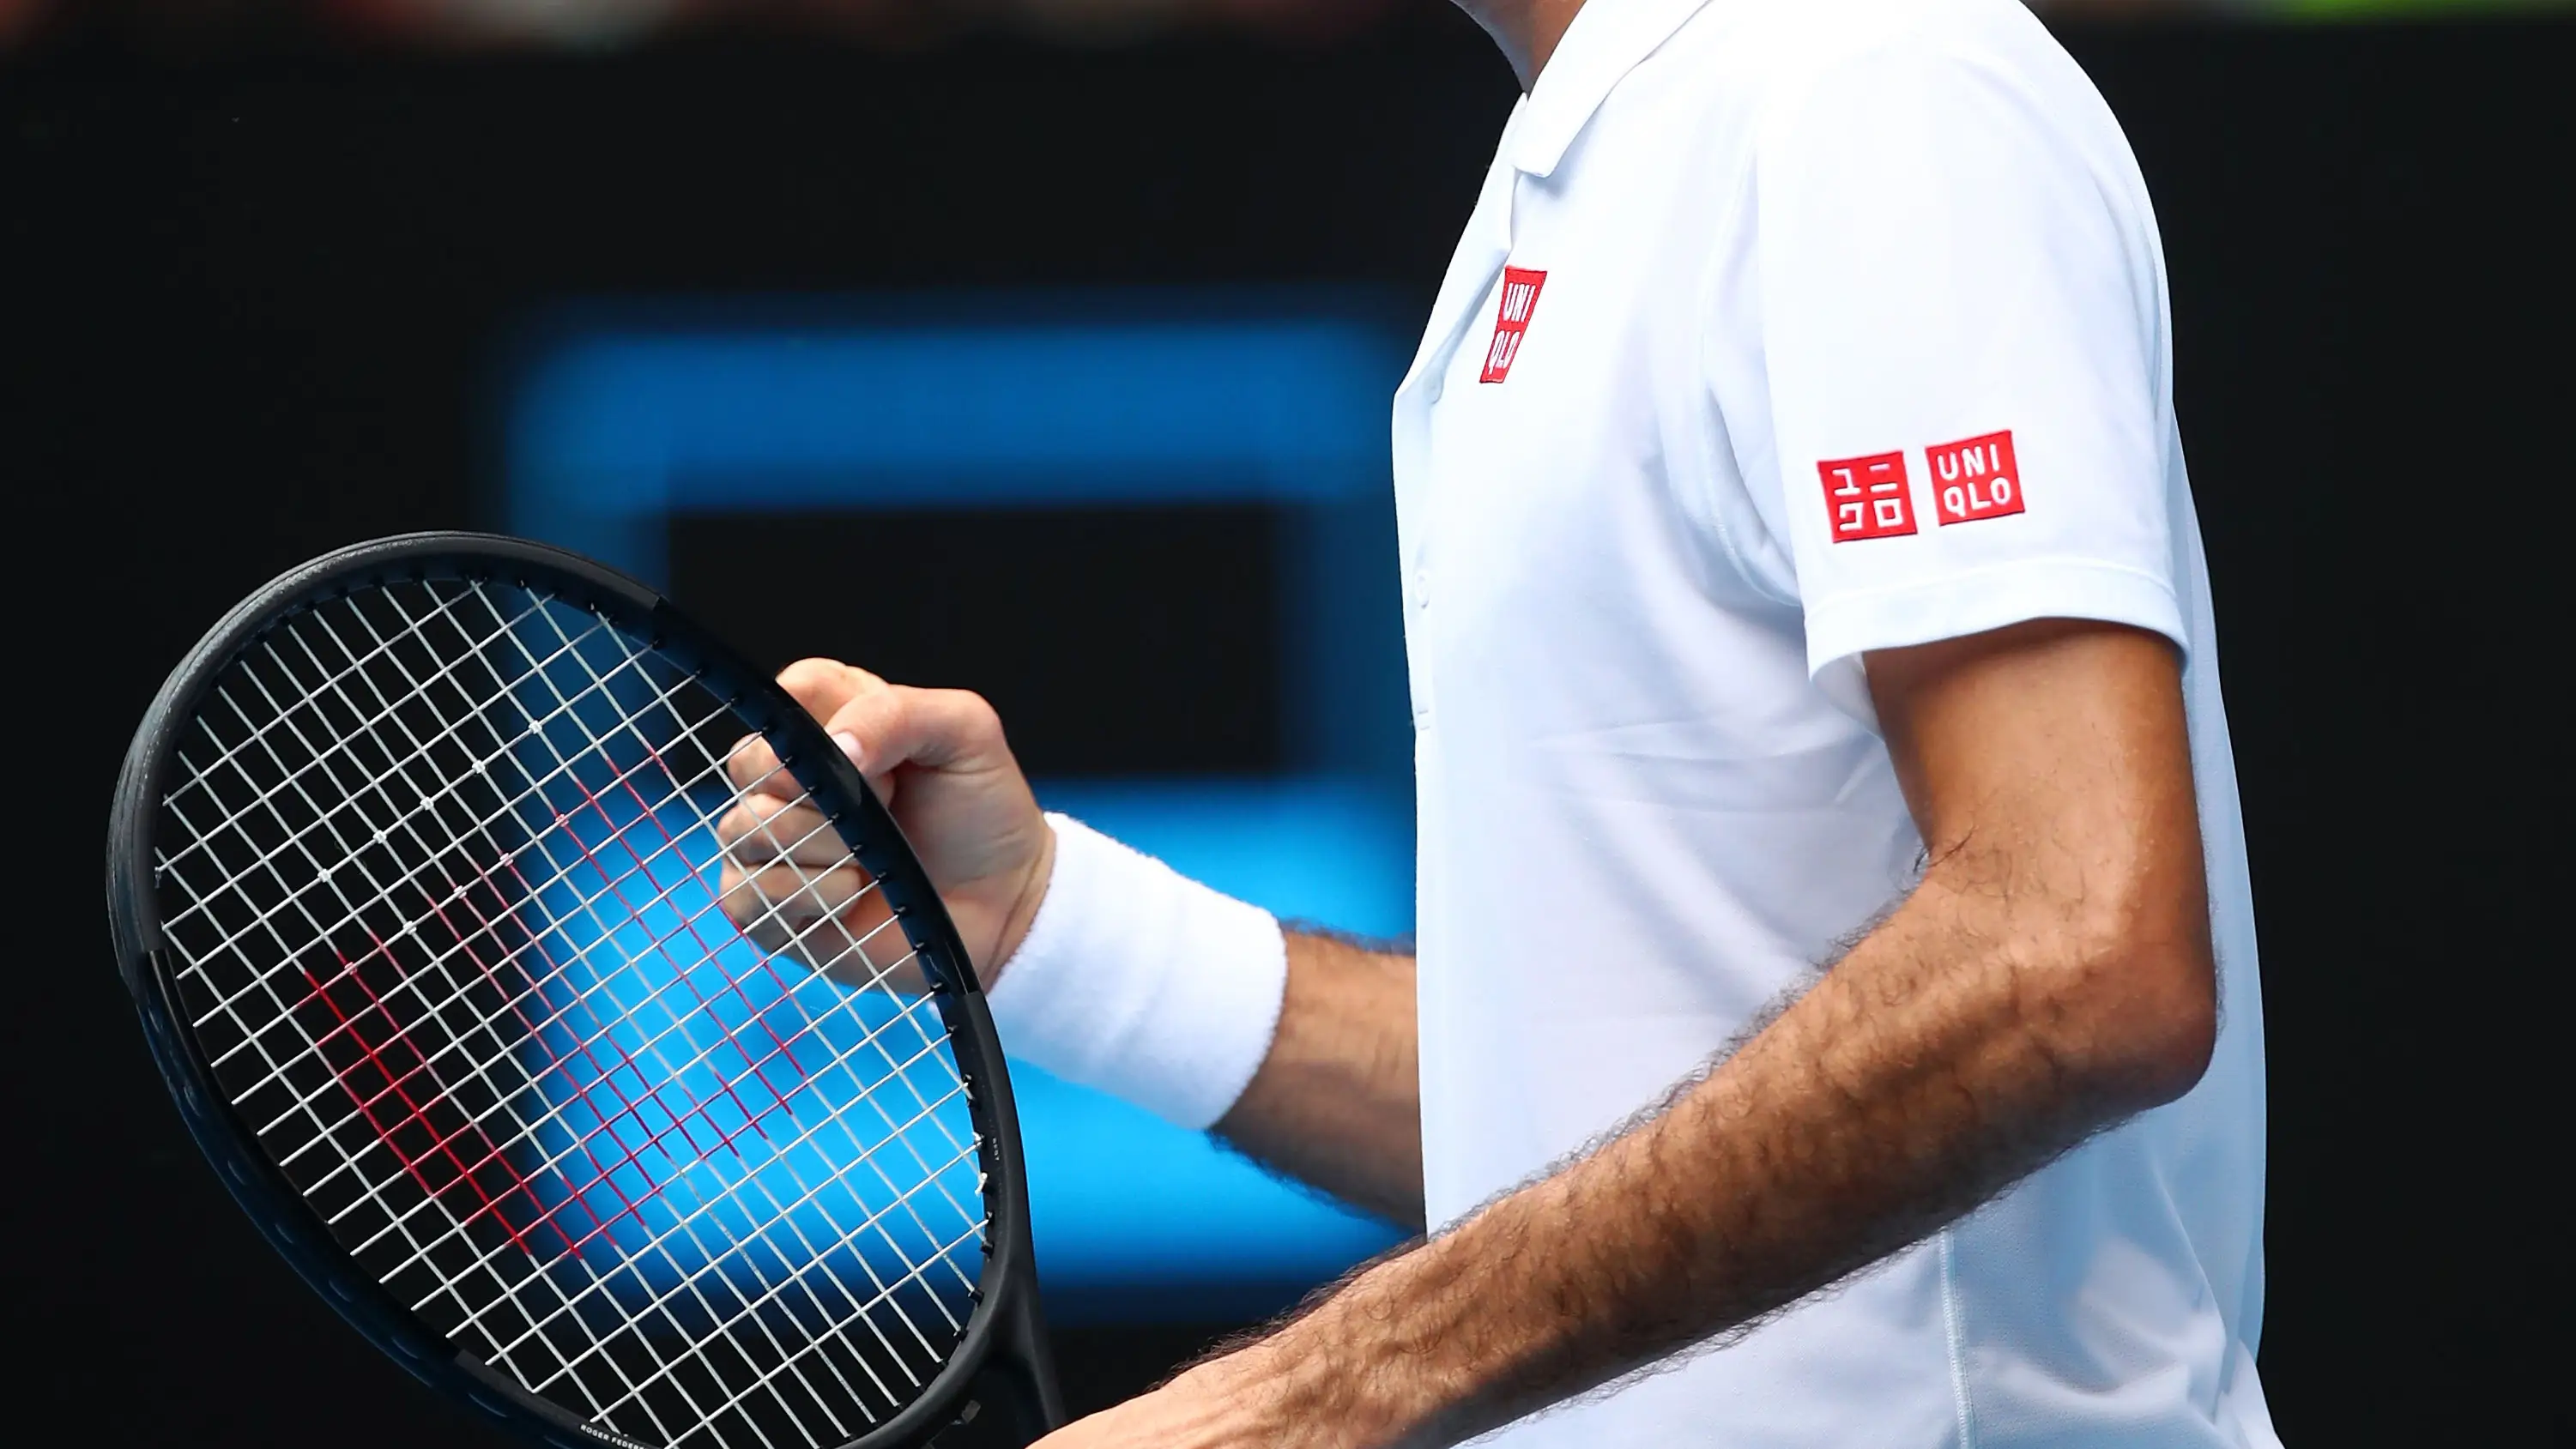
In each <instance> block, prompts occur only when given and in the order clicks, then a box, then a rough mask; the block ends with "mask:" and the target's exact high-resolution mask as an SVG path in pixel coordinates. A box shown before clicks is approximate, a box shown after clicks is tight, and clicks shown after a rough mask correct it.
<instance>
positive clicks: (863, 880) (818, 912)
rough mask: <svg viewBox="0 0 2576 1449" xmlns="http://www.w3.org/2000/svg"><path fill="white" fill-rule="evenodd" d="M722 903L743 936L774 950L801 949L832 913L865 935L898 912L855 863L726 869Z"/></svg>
mask: <svg viewBox="0 0 2576 1449" xmlns="http://www.w3.org/2000/svg"><path fill="white" fill-rule="evenodd" d="M718 900H719V903H720V904H721V905H722V907H723V909H724V913H725V915H726V916H727V917H728V918H729V919H731V920H732V921H733V923H734V924H735V925H736V926H737V927H740V928H741V930H742V931H743V933H744V934H745V935H748V936H750V937H751V938H752V939H753V940H754V941H757V942H759V943H760V944H761V945H762V946H763V947H764V948H766V949H768V950H772V951H779V950H785V949H788V948H790V947H795V948H798V949H803V948H804V947H805V945H806V943H805V942H804V941H803V939H802V938H803V937H804V936H805V934H806V933H807V932H808V929H809V928H811V927H813V926H814V925H816V924H817V923H818V922H821V921H823V920H825V919H826V918H828V917H838V918H842V921H843V924H844V925H846V926H849V927H852V928H854V929H855V930H857V931H859V932H860V933H862V934H864V933H865V932H866V931H868V930H870V929H873V928H874V927H875V926H876V925H878V924H879V923H880V922H881V921H883V920H891V919H893V917H894V911H893V908H892V907H891V906H889V905H887V904H886V903H885V901H884V900H883V899H882V896H881V893H880V892H879V891H878V890H877V889H876V880H875V878H874V877H872V876H870V875H869V874H868V873H867V872H866V871H864V870H861V869H860V868H859V867H858V866H855V865H840V866H835V867H833V868H832V869H829V870H823V871H816V870H810V869H807V868H805V867H802V866H796V865H732V864H728V865H727V866H726V867H725V868H724V875H723V878H722V881H721V882H720V884H719V894H718Z"/></svg>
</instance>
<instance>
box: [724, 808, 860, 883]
mask: <svg viewBox="0 0 2576 1449" xmlns="http://www.w3.org/2000/svg"><path fill="white" fill-rule="evenodd" d="M716 839H717V841H718V842H719V843H720V844H722V845H723V846H724V850H725V854H726V856H727V857H729V858H730V859H732V860H733V861H735V862H736V863H739V864H742V865H746V866H759V865H767V864H770V863H772V862H775V861H782V860H788V861H794V862H796V863H797V864H799V865H806V866H813V867H816V868H824V867H829V866H834V865H838V864H840V863H841V862H842V861H844V860H846V859H848V858H849V854H850V848H849V845H848V843H847V842H845V841H843V840H842V839H841V834H840V832H839V831H837V830H834V829H832V828H831V825H830V822H829V821H827V820H826V819H824V817H823V813H822V812H821V811H819V810H816V809H815V808H814V807H813V806H812V805H809V804H804V803H801V802H800V803H797V804H792V805H791V804H789V803H787V802H786V801H783V800H779V799H777V798H775V797H773V796H769V795H762V794H757V793H755V794H750V795H745V796H743V797H742V798H741V799H739V800H736V801H735V802H734V804H733V808H731V809H729V810H727V811H726V812H725V813H724V814H723V815H722V816H720V817H718V818H717V820H716Z"/></svg>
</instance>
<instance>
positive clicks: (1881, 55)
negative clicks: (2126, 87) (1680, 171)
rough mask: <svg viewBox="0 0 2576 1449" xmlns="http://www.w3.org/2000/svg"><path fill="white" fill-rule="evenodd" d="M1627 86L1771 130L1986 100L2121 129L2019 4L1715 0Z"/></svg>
mask: <svg viewBox="0 0 2576 1449" xmlns="http://www.w3.org/2000/svg"><path fill="white" fill-rule="evenodd" d="M1593 3H1595V4H1602V3H1611V0H1593ZM1631 82H1632V83H1634V84H1637V85H1638V86H1639V87H1640V88H1641V89H1648V90H1652V91H1656V92H1660V93H1665V94H1667V95H1670V96H1672V97H1673V98H1674V99H1683V98H1688V100H1690V101H1697V102H1699V103H1701V104H1705V105H1709V106H1713V107H1719V108H1723V109H1725V110H1728V111H1731V112H1733V113H1735V114H1736V115H1738V116H1740V117H1742V118H1744V119H1746V120H1748V121H1751V122H1752V123H1753V124H1754V125H1756V126H1757V127H1760V128H1762V129H1766V130H1767V129H1770V128H1771V127H1773V126H1775V125H1776V124H1778V123H1779V121H1780V120H1781V118H1783V117H1787V116H1794V115H1795V114H1797V113H1799V112H1801V111H1804V110H1808V109H1810V108H1813V107H1815V106H1818V105H1825V106H1832V107H1836V108H1854V109H1861V110H1868V109H1874V108H1877V107H1879V106H1882V105H1884V104H1887V103H1888V102H1890V101H1903V100H1905V99H1908V98H1909V97H1922V96H1927V95H1928V96H1931V97H1934V98H1939V97H1941V96H1944V95H1962V96H1965V95H1986V96H1991V97H2008V98H2010V99H2011V100H2012V101H2013V102H2014V104H2015V105H2016V106H2018V107H2020V108H2023V109H2025V110H2027V111H2028V112H2029V113H2030V114H2031V115H2032V116H2033V117H2034V118H2039V119H2044V120H2045V121H2047V122H2048V123H2049V124H2051V125H2052V126H2054V127H2058V128H2065V129H2071V130H2078V131H2094V130H2099V129H2102V128H2104V127H2108V128H2109V129H2110V130H2111V131H2112V132H2113V133H2114V134H2116V131H2117V125H2116V122H2114V121H2112V119H2111V116H2110V112H2109V109H2108V107H2107V106H2105V105H2104V104H2103V102H2102V100H2101V97H2100V95H2099V94H2098V93H2097V92H2096V91H2095V90H2094V89H2093V86H2092V83H2091V82H2090V80H2088V79H2087V78H2086V77H2085V75H2084V73H2083V70H2082V69H2081V68H2080V67H2079V66H2077V65H2076V63H2075V61H2074V59H2073V58H2072V57H2071V56H2069V55H2068V54H2067V53H2066V51H2065V48H2064V47H2062V46H2061V45H2059V44H2058V42H2057V39H2056V37H2054V36H2052V35H2051V34H2049V32H2048V28H2047V27H2046V26H2045V25H2043V24H2042V23H2041V22H2040V21H2039V19H2038V18H2037V17H2036V16H2034V15H2032V14H2031V12H2030V10H2029V8H2028V7H2027V6H2026V5H2024V4H2023V3H2022V0H1710V3H1709V4H1707V5H1706V6H1704V7H1703V8H1702V9H1701V10H1700V11H1699V12H1698V13H1697V14H1695V15H1694V16H1693V17H1692V18H1691V20H1690V21H1689V22H1688V23H1686V24H1684V25H1683V26H1682V27H1681V28H1680V29H1679V30H1677V31H1676V32H1675V33H1674V35H1673V36H1672V38H1671V40H1670V41H1669V42H1668V43H1667V44H1666V45H1665V46H1664V47H1663V48H1662V49H1661V50H1660V51H1658V52H1657V54H1656V55H1655V56H1654V57H1653V58H1652V59H1651V60H1650V61H1649V62H1648V63H1647V64H1645V65H1643V66H1640V67H1639V68H1638V71H1637V73H1636V74H1635V75H1633V76H1632V77H1631ZM1891 92H1893V93H1894V94H1889V93H1891ZM1685 103H1686V104H1687V103H1688V101H1685Z"/></svg>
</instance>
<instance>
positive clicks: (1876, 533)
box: [1816, 453, 1914, 543]
mask: <svg viewBox="0 0 2576 1449" xmlns="http://www.w3.org/2000/svg"><path fill="white" fill-rule="evenodd" d="M1816 471H1817V472H1818V473H1820V474H1822V475H1823V476H1824V480H1825V507H1826V509H1827V510H1828V511H1829V512H1830V513H1831V514H1832V516H1833V528H1834V542H1836V543H1849V542H1851V541H1852V540H1853V539H1856V538H1895V537H1897V536H1898V535H1900V534H1907V533H1912V532H1913V531H1914V499H1913V496H1912V495H1911V494H1909V493H1908V492H1907V491H1906V488H1905V455H1904V454H1903V453H1872V454H1871V455H1869V456H1868V457H1866V458H1844V459H1841V460H1839V461H1829V462H1823V463H1818V464H1817V465H1816Z"/></svg>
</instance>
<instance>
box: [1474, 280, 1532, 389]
mask: <svg viewBox="0 0 2576 1449" xmlns="http://www.w3.org/2000/svg"><path fill="white" fill-rule="evenodd" d="M1546 285H1547V273H1545V272H1533V271H1531V270H1530V269H1529V268H1527V267H1505V268H1503V304H1502V307H1501V309H1500V310H1499V311H1498V312H1497V314H1496V315H1495V317H1494V340H1493V341H1492V342H1490V343H1488V344H1486V347H1485V370H1484V371H1483V372H1481V373H1479V374H1477V376H1476V381H1478V382H1501V381H1502V380H1503V379H1504V378H1507V377H1509V376H1511V375H1512V359H1513V358H1515V357H1518V356H1520V355H1521V334H1522V333H1524V332H1527V331H1529V323H1530V314H1531V313H1532V312H1535V311H1537V310H1538V289H1539V288H1541V287H1544V286H1546Z"/></svg>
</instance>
